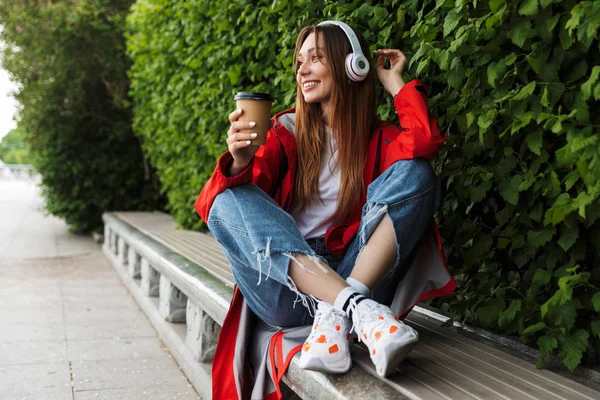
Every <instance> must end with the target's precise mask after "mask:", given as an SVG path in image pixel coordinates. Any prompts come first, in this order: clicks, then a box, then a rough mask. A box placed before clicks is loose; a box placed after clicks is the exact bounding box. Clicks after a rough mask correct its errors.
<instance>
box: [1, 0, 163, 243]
mask: <svg viewBox="0 0 600 400" xmlns="http://www.w3.org/2000/svg"><path fill="white" fill-rule="evenodd" d="M131 3H132V1H117V0H112V1H109V0H78V1H75V0H62V1H52V2H50V1H44V2H42V1H25V2H14V1H9V0H0V25H2V26H3V27H4V30H3V32H2V33H1V34H0V38H1V39H2V40H3V41H4V42H5V43H6V44H7V47H6V49H5V51H4V52H3V66H4V68H5V69H7V70H8V71H10V73H11V75H12V78H13V79H14V80H16V81H17V82H18V83H19V84H20V85H19V86H20V88H19V89H18V93H17V94H16V99H17V100H18V102H19V103H20V105H21V106H22V108H21V110H20V112H19V119H20V121H19V127H22V128H23V129H24V130H25V131H26V132H27V134H28V136H29V142H30V143H31V149H32V153H33V154H32V155H33V158H34V159H33V163H34V165H35V167H36V169H37V171H38V172H39V173H40V174H41V175H42V189H43V194H44V197H45V200H46V204H45V206H46V208H47V210H48V211H49V212H50V213H52V214H54V215H56V216H58V217H61V218H64V219H65V220H66V222H67V223H68V224H69V225H70V229H71V230H72V231H77V232H85V231H90V230H100V229H101V227H102V219H101V216H102V212H104V211H107V210H131V209H153V208H156V207H157V206H159V205H160V203H159V190H158V189H159V187H158V181H157V180H156V179H152V174H151V170H150V169H149V168H148V165H147V164H146V165H145V160H144V155H143V153H142V151H141V146H140V143H139V139H138V138H137V137H135V136H134V135H133V132H132V128H131V118H132V113H131V110H129V109H127V107H126V105H127V100H128V97H127V92H128V84H129V82H128V79H127V74H126V71H127V69H128V68H129V65H130V61H129V59H128V58H127V56H126V54H125V38H124V37H123V29H124V27H125V16H126V15H127V12H128V10H129V7H130V5H131Z"/></svg>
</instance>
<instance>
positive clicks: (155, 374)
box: [0, 180, 199, 400]
mask: <svg viewBox="0 0 600 400" xmlns="http://www.w3.org/2000/svg"><path fill="white" fill-rule="evenodd" d="M0 221H1V224H0V399H1V400H13V399H14V400H28V399H31V400H41V399H43V400H75V399H76V400H85V399H94V400H96V399H107V400H116V399H126V400H136V399H143V400H148V399H153V400H154V399H184V400H187V399H198V398H199V397H198V394H197V393H196V391H195V390H194V388H193V387H192V386H191V385H190V383H189V381H188V380H187V378H186V377H185V375H184V374H183V372H182V371H181V370H180V369H179V367H178V365H177V363H176V362H175V361H174V359H173V358H172V356H171V354H170V353H169V352H168V351H167V350H166V349H165V347H164V345H163V343H162V342H161V341H160V339H159V338H158V336H157V334H156V331H155V330H154V328H153V327H152V325H151V324H150V323H149V321H148V319H147V318H146V316H145V314H144V313H143V312H142V311H141V310H140V308H139V307H138V305H137V303H136V302H135V300H134V298H133V297H132V296H131V295H130V294H129V292H128V291H127V289H126V288H125V287H124V286H123V284H122V283H121V281H120V279H119V277H118V275H117V274H116V273H115V271H114V270H113V268H112V267H111V266H110V264H109V262H108V260H106V258H105V257H104V254H103V253H102V249H101V247H100V245H98V244H97V243H95V242H94V241H93V239H92V238H91V236H82V235H75V234H71V233H69V231H68V227H67V226H66V225H65V223H64V222H63V221H61V220H60V219H58V218H54V217H52V216H47V215H44V211H43V210H42V200H41V196H40V195H39V190H38V189H37V188H36V187H35V186H33V185H32V184H30V183H29V182H23V181H4V180H0Z"/></svg>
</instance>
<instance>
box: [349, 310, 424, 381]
mask: <svg viewBox="0 0 600 400" xmlns="http://www.w3.org/2000/svg"><path fill="white" fill-rule="evenodd" d="M352 320H353V327H354V330H355V331H356V334H357V335H358V339H359V340H360V341H361V342H363V343H365V344H366V345H367V347H368V348H369V354H370V356H371V360H372V361H373V364H375V369H376V370H377V373H378V374H379V376H382V377H385V376H386V375H388V374H389V373H391V372H393V371H394V369H395V368H396V366H398V364H400V363H401V362H402V360H404V359H405V358H406V356H407V355H408V353H410V351H411V350H412V349H413V347H415V345H416V344H417V342H418V341H419V334H418V333H417V331H415V330H414V329H413V328H411V327H410V326H408V325H406V324H404V322H402V321H398V318H397V317H396V316H395V315H394V313H393V312H392V310H390V309H389V307H386V306H384V305H382V304H379V303H377V302H375V301H373V300H370V299H366V300H362V301H361V302H359V303H358V304H356V305H355V306H354V307H353V312H352Z"/></svg>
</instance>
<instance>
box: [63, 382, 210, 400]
mask: <svg viewBox="0 0 600 400" xmlns="http://www.w3.org/2000/svg"><path fill="white" fill-rule="evenodd" d="M199 398H200V397H198V394H197V393H196V391H195V390H194V389H193V388H192V387H191V385H187V386H185V387H184V386H182V385H176V386H171V385H170V386H151V387H144V388H133V389H117V390H115V389H108V390H84V391H81V392H75V400H148V399H152V400H196V399H199Z"/></svg>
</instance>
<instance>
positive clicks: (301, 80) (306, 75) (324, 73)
mask: <svg viewBox="0 0 600 400" xmlns="http://www.w3.org/2000/svg"><path fill="white" fill-rule="evenodd" d="M297 60H298V72H297V73H296V80H297V82H298V85H300V88H301V90H302V95H303V96H304V101H306V102H307V103H321V110H323V112H325V110H326V109H327V105H328V103H329V98H330V97H331V91H332V89H333V75H332V74H331V70H330V69H329V65H328V62H327V60H326V59H325V55H324V54H323V49H321V48H318V47H317V43H316V41H315V34H314V33H311V34H310V35H308V37H307V38H306V40H305V41H304V43H303V44H302V47H301V48H300V52H299V53H298V55H297Z"/></svg>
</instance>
